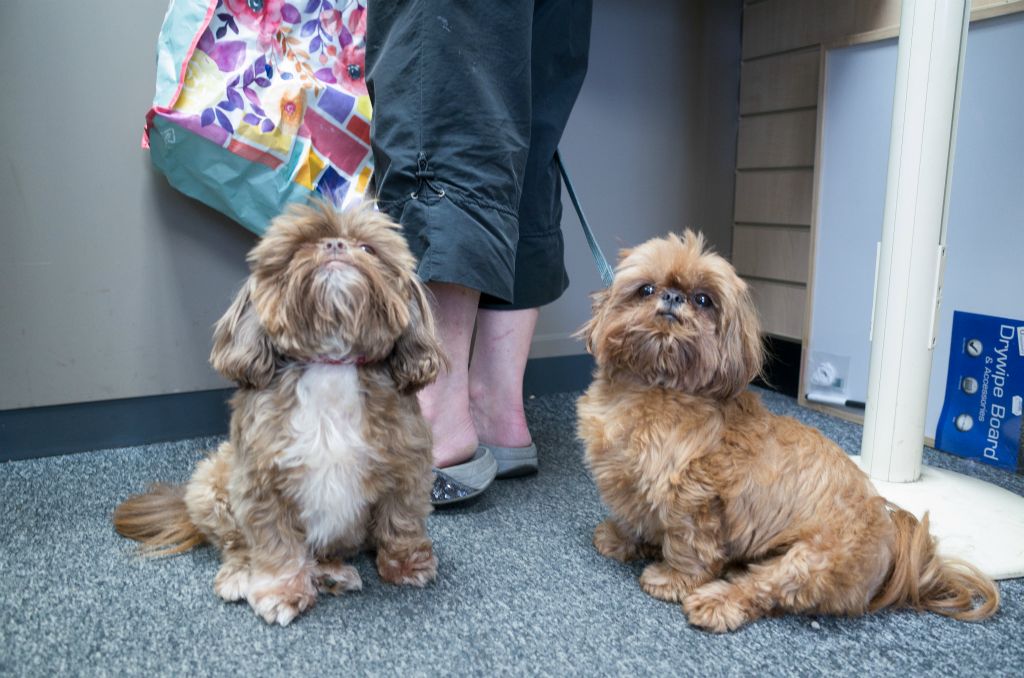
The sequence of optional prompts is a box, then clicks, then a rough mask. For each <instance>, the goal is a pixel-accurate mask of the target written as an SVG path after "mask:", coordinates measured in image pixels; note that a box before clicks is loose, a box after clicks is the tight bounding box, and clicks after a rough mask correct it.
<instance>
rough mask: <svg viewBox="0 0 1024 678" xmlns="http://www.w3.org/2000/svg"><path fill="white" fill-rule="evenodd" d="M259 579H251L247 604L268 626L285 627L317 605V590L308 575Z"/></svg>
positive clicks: (302, 573)
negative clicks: (278, 625) (277, 625)
mask: <svg viewBox="0 0 1024 678" xmlns="http://www.w3.org/2000/svg"><path fill="white" fill-rule="evenodd" d="M262 579H264V578H263V577H253V579H252V581H251V585H250V591H249V595H248V596H247V600H248V601H249V605H251V606H252V609H253V610H255V611H256V614H258V615H259V616H261V617H263V619H264V621H266V622H267V623H268V624H280V625H281V626H288V624H290V623H291V622H292V620H293V619H295V618H296V617H298V616H299V615H300V614H302V613H303V612H305V611H306V610H307V609H309V608H311V607H313V604H314V603H315V602H316V588H314V586H313V582H312V579H311V577H310V576H309V574H308V573H307V572H300V573H299V574H296V575H294V576H292V577H288V578H284V579H281V578H277V579H275V580H271V581H261V580H262Z"/></svg>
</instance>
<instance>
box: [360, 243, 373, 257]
mask: <svg viewBox="0 0 1024 678" xmlns="http://www.w3.org/2000/svg"><path fill="white" fill-rule="evenodd" d="M359 249H361V250H362V251H364V252H366V253H367V254H372V255H374V256H376V254H377V250H375V249H373V247H372V246H371V245H367V244H366V243H363V244H362V245H360V246H359Z"/></svg>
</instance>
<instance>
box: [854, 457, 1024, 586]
mask: <svg viewBox="0 0 1024 678" xmlns="http://www.w3.org/2000/svg"><path fill="white" fill-rule="evenodd" d="M852 458H853V460H854V461H855V462H857V464H858V465H860V457H859V456H854V457H852ZM871 482H872V483H874V485H875V488H876V489H877V490H878V493H879V494H881V495H882V496H883V497H885V498H886V499H888V500H889V501H891V502H892V503H894V504H896V505H898V506H899V507H900V508H903V509H905V510H907V511H910V512H911V513H913V514H914V515H915V516H917V517H918V518H921V516H922V515H924V512H925V511H928V515H929V520H930V522H931V532H932V534H934V535H935V536H936V537H937V538H938V540H939V552H941V553H942V554H944V555H947V556H955V557H957V558H963V559H964V560H966V561H967V562H969V563H972V564H974V565H975V566H977V567H978V568H980V569H981V571H982V572H984V573H985V574H987V575H988V576H990V577H992V578H993V579H1014V578H1016V577H1024V497H1019V496H1017V495H1016V494H1014V493H1012V492H1009V491H1007V490H1004V489H1003V488H1001V487H997V486H996V485H992V484H991V483H986V482H984V481H982V480H978V479H977V478H971V477H969V476H965V475H961V474H959V473H954V472H952V471H944V470H942V469H937V468H929V467H927V466H925V467H923V468H922V469H921V478H920V479H919V480H918V481H916V482H913V483H887V482H885V481H881V480H875V479H874V478H872V480H871Z"/></svg>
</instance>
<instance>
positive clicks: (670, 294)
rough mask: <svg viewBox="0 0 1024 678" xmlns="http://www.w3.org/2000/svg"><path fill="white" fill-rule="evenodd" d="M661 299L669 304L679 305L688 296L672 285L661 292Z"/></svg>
mask: <svg viewBox="0 0 1024 678" xmlns="http://www.w3.org/2000/svg"><path fill="white" fill-rule="evenodd" d="M661 300H662V301H663V302H665V303H666V304H668V305H669V306H678V305H679V304H682V303H685V302H686V296H685V295H684V294H683V293H682V292H680V291H679V290H674V289H672V288H671V287H670V288H668V289H666V290H665V291H664V292H662V293H661Z"/></svg>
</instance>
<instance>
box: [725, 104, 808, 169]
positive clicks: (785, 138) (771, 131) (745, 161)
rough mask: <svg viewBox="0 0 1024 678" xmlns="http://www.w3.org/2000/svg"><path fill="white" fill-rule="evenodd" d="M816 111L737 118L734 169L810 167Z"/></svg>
mask: <svg viewBox="0 0 1024 678" xmlns="http://www.w3.org/2000/svg"><path fill="white" fill-rule="evenodd" d="M817 123H818V112H817V109H810V110H803V111H789V112H783V113H771V114H769V115H756V116H753V117H743V118H740V131H739V141H738V146H737V149H738V150H737V155H736V167H737V169H751V168H757V167H810V166H812V165H814V140H815V136H816V132H817Z"/></svg>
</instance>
